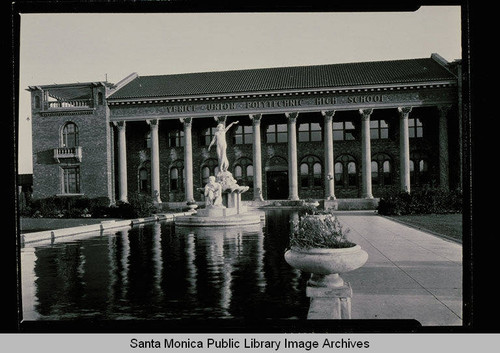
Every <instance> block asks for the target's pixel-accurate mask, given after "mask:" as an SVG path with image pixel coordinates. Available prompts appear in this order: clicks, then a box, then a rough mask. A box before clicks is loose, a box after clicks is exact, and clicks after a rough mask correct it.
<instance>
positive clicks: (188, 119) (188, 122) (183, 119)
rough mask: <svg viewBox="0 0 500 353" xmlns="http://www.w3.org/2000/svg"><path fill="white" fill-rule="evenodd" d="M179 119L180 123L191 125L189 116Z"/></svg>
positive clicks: (191, 119)
mask: <svg viewBox="0 0 500 353" xmlns="http://www.w3.org/2000/svg"><path fill="white" fill-rule="evenodd" d="M179 120H180V121H181V123H183V124H184V126H187V127H191V123H192V122H193V118H191V117H189V118H179Z"/></svg>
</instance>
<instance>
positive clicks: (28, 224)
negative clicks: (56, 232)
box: [19, 217, 110, 233]
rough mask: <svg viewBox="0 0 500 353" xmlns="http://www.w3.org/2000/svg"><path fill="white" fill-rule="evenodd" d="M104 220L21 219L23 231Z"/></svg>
mask: <svg viewBox="0 0 500 353" xmlns="http://www.w3.org/2000/svg"><path fill="white" fill-rule="evenodd" d="M103 220H107V221H109V220H110V219H109V218H108V219H100V218H25V217H21V218H20V220H19V223H20V229H21V233H32V232H41V231H44V230H52V229H62V228H70V227H78V226H84V225H88V224H98V223H100V222H101V221H103Z"/></svg>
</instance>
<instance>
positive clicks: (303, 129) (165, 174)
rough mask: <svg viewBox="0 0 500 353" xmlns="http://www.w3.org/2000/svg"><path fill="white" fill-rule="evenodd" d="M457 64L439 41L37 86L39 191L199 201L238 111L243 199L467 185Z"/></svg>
mask: <svg viewBox="0 0 500 353" xmlns="http://www.w3.org/2000/svg"><path fill="white" fill-rule="evenodd" d="M459 76H460V63H459V62H454V63H447V62H445V61H444V60H443V59H442V58H441V57H439V55H436V54H433V55H432V56H431V57H430V58H424V59H411V60H396V61H384V62H370V63H354V64H335V65H321V66H312V67H311V66H309V67H294V68H273V69H254V70H237V71H226V72H212V73H193V74H180V75H161V76H144V77H141V76H138V75H136V74H133V75H130V76H129V77H127V78H125V79H124V80H122V81H121V82H119V83H117V84H116V85H113V84H110V83H107V82H93V83H84V84H69V85H48V86H36V87H30V88H29V89H30V91H31V92H32V115H33V158H34V163H33V197H34V198H42V197H48V196H54V195H58V196H67V195H84V196H87V197H90V198H93V197H108V198H109V200H110V202H112V203H114V202H116V201H117V200H124V201H125V200H126V199H127V195H128V194H130V193H135V192H143V193H148V194H151V195H153V197H155V198H156V199H157V200H158V201H159V202H162V203H168V202H181V201H190V200H192V199H194V200H197V201H200V200H201V199H202V195H201V194H200V193H199V192H198V191H197V190H198V188H201V187H203V186H204V184H205V181H206V178H207V177H208V176H209V175H214V174H216V171H217V170H216V168H217V156H216V153H215V151H214V149H211V150H210V151H208V145H209V143H210V141H211V139H212V137H213V133H214V129H215V128H216V126H217V124H218V123H223V124H226V125H228V124H230V123H232V122H238V123H237V124H236V125H233V126H232V127H231V128H230V129H229V131H228V132H227V134H226V136H227V143H228V148H227V156H228V159H229V162H230V167H229V170H230V171H231V173H232V174H233V176H234V177H235V179H237V180H238V181H239V184H240V185H248V186H250V190H249V191H248V192H246V193H245V194H243V199H244V200H257V199H260V198H263V199H265V200H271V199H297V198H300V199H307V198H314V199H335V198H363V199H366V198H373V197H375V198H377V197H380V196H382V195H383V194H384V193H385V192H387V191H389V190H406V191H410V189H414V188H421V187H442V188H446V189H449V188H459V187H460V185H461V158H460V150H461V136H460V133H461V128H460V126H461V116H460V109H459V107H460V104H459V102H460V94H459V91H460V82H459ZM186 145H188V146H186ZM186 147H187V148H186ZM259 166H260V168H259ZM450 166H453V168H452V167H450ZM455 166H458V167H457V168H456V167H455Z"/></svg>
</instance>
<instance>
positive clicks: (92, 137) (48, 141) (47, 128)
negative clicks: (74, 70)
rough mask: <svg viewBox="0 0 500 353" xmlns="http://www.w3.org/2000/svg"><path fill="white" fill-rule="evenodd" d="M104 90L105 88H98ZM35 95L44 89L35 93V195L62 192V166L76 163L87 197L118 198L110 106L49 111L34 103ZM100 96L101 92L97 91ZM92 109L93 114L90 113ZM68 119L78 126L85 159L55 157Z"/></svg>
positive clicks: (42, 196)
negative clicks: (114, 181)
mask: <svg viewBox="0 0 500 353" xmlns="http://www.w3.org/2000/svg"><path fill="white" fill-rule="evenodd" d="M93 89H94V90H95V93H97V91H99V90H100V91H101V92H104V87H94V88H93ZM35 96H39V97H41V92H40V91H34V92H32V102H33V105H32V119H33V120H32V136H33V197H34V198H45V197H50V196H54V195H60V194H62V179H61V178H62V167H63V166H67V165H75V166H79V167H80V191H81V194H83V195H84V196H86V197H89V198H94V197H103V196H106V197H108V198H110V199H112V198H113V197H114V190H113V180H112V179H113V177H112V175H113V170H112V158H113V157H112V153H111V146H112V145H111V143H112V140H110V126H109V121H108V120H107V106H106V105H105V104H102V105H95V106H94V109H93V110H89V111H86V113H75V112H74V111H73V112H71V113H69V110H61V111H59V112H57V113H55V112H54V110H52V112H51V113H48V112H49V111H48V110H46V111H45V114H46V115H45V116H42V113H43V112H42V110H41V109H37V107H35V105H34V101H35V98H34V97H35ZM94 96H97V94H94ZM89 112H90V113H89ZM67 122H73V123H75V124H76V125H77V127H78V133H79V145H80V146H81V147H82V160H81V162H78V161H76V160H61V161H60V162H59V163H58V162H57V161H55V160H54V158H53V156H54V154H53V153H54V149H55V148H57V147H61V142H60V140H61V131H62V128H63V126H64V125H65V124H66V123H67Z"/></svg>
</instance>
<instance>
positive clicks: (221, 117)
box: [214, 115, 227, 125]
mask: <svg viewBox="0 0 500 353" xmlns="http://www.w3.org/2000/svg"><path fill="white" fill-rule="evenodd" d="M226 119H227V115H218V116H214V120H215V121H216V122H217V124H224V125H226Z"/></svg>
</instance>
